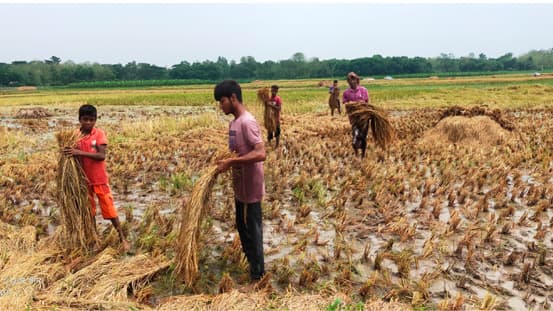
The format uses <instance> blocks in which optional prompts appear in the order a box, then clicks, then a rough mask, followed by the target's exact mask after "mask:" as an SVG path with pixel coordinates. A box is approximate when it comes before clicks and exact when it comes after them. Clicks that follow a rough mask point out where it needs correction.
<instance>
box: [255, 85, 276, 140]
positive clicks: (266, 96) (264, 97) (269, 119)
mask: <svg viewBox="0 0 553 311" xmlns="http://www.w3.org/2000/svg"><path fill="white" fill-rule="evenodd" d="M257 99H259V100H260V101H261V102H262V103H263V107H264V110H263V124H264V125H265V129H267V131H268V132H271V133H272V132H275V131H276V128H277V113H278V110H277V109H276V108H275V107H273V106H272V105H271V104H270V102H271V91H270V90H269V88H267V87H265V88H262V89H259V90H257Z"/></svg>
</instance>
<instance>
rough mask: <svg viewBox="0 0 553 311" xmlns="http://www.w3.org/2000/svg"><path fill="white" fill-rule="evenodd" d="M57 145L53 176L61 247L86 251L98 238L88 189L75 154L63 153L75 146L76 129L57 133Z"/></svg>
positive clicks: (77, 137)
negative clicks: (60, 230) (58, 151)
mask: <svg viewBox="0 0 553 311" xmlns="http://www.w3.org/2000/svg"><path fill="white" fill-rule="evenodd" d="M56 138H57V141H58V145H59V148H60V153H59V160H58V170H57V175H56V183H57V191H58V193H57V201H58V205H59V209H60V215H61V224H62V226H63V228H64V229H63V233H62V236H63V238H62V240H63V242H64V243H63V244H64V245H63V247H64V248H65V249H66V250H68V251H72V250H75V249H79V250H82V251H85V252H89V251H90V250H91V249H92V248H93V247H94V245H95V244H96V243H97V241H98V239H97V236H96V230H95V227H94V218H93V216H92V214H91V207H90V201H89V200H88V188H87V182H86V176H85V174H84V171H83V169H82V167H81V165H80V163H79V162H78V160H77V158H75V157H68V156H66V155H64V154H63V149H64V148H65V147H71V148H74V147H75V146H76V144H77V141H78V140H79V135H78V133H77V132H76V131H61V132H58V133H57V134H56Z"/></svg>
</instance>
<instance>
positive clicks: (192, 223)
mask: <svg viewBox="0 0 553 311" xmlns="http://www.w3.org/2000/svg"><path fill="white" fill-rule="evenodd" d="M231 156H232V154H231V153H230V152H225V153H223V154H222V155H221V156H217V157H216V158H217V159H224V158H229V157H231ZM218 175H219V171H218V169H217V166H212V167H210V168H208V169H207V170H206V171H205V172H204V173H203V174H202V176H201V177H200V178H199V179H198V181H197V182H196V184H195V185H194V188H193V189H192V193H191V195H190V198H189V199H188V201H185V202H184V204H183V209H182V218H181V225H180V229H179V236H178V238H177V245H176V250H177V256H176V266H175V271H174V273H175V275H176V277H177V278H178V279H181V280H183V281H184V282H185V284H186V285H187V286H192V284H193V283H194V282H195V280H196V279H197V277H198V250H199V240H200V226H201V222H202V220H203V219H204V218H205V216H206V215H207V214H208V212H209V206H210V200H211V190H212V188H213V186H214V185H215V182H216V180H217V176H218Z"/></svg>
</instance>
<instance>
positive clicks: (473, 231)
mask: <svg viewBox="0 0 553 311" xmlns="http://www.w3.org/2000/svg"><path fill="white" fill-rule="evenodd" d="M517 81H518V80H517ZM517 81H514V82H513V81H511V82H512V83H515V82H517ZM313 83H315V82H313ZM432 83H434V82H432ZM314 85H315V84H314ZM302 87H303V86H302ZM368 87H369V91H370V90H371V85H369V86H368ZM520 88H521V89H523V90H526V91H528V92H530V94H529V97H531V98H538V97H535V94H534V93H533V92H543V90H544V89H543V88H535V87H528V88H526V86H524V85H523V86H520ZM211 91H212V90H211V88H208V89H206V90H205V92H206V93H209V92H211ZM282 91H283V94H282V97H283V100H284V106H283V121H282V129H283V134H282V139H281V146H280V148H279V149H274V148H272V147H270V146H267V159H266V162H265V182H266V189H267V191H266V192H267V194H266V196H265V198H264V202H263V213H264V221H263V223H264V250H265V256H266V258H265V261H266V269H267V271H269V272H270V274H271V277H270V280H269V282H268V284H267V286H265V287H263V288H262V289H261V290H260V291H258V292H249V293H243V291H244V288H245V286H246V285H247V281H248V270H247V263H246V261H245V259H244V258H243V255H242V250H241V247H240V243H239V240H238V238H237V232H236V230H235V229H234V219H233V218H234V211H233V210H234V201H233V195H232V187H231V185H230V179H229V178H230V177H229V176H226V175H222V176H220V177H219V178H218V179H217V181H216V182H215V184H214V187H213V191H212V193H213V195H212V198H211V199H212V200H211V202H212V203H211V204H212V205H211V206H210V209H209V214H208V215H207V216H206V219H205V221H204V224H203V226H202V234H201V245H203V247H201V249H200V253H198V259H199V265H198V268H199V274H200V277H199V279H198V281H197V282H196V283H195V285H194V286H193V287H186V286H184V285H183V284H182V283H180V282H178V281H177V280H175V279H174V277H173V270H174V267H175V254H176V253H175V252H176V249H175V243H176V240H177V237H178V224H179V221H180V217H181V207H182V203H183V200H187V199H188V198H189V196H190V194H191V191H192V189H193V186H194V185H195V183H196V182H197V181H198V179H199V177H200V174H201V172H202V171H203V170H204V169H206V168H208V167H209V163H211V162H212V160H213V157H215V155H216V153H217V152H218V151H219V150H221V149H224V148H225V147H226V144H227V129H228V123H227V122H228V120H229V117H228V116H223V115H221V114H220V113H219V112H218V110H216V108H217V107H216V106H214V105H213V104H212V103H206V105H204V106H199V107H194V109H192V108H191V107H190V106H179V105H173V106H171V105H160V106H154V105H152V106H141V105H134V106H132V108H129V107H125V106H120V105H113V106H112V105H105V106H100V107H99V114H100V115H101V117H100V118H99V119H98V122H97V126H98V127H101V128H102V129H104V130H105V131H106V132H107V135H108V139H109V140H110V143H109V147H108V155H107V156H108V157H107V159H108V162H107V168H108V173H109V174H110V183H111V186H112V190H113V193H114V197H115V199H116V205H117V207H118V208H119V213H120V215H121V216H122V217H121V218H122V220H124V221H123V227H124V230H125V232H127V233H128V237H129V240H130V241H131V242H132V245H133V249H132V253H131V254H128V255H121V254H119V253H117V252H115V251H114V249H115V248H116V247H117V246H118V240H117V233H116V232H115V231H113V230H112V228H111V225H110V224H109V223H108V222H103V221H101V216H97V222H98V223H99V234H100V240H101V241H102V244H103V245H102V249H101V250H100V251H99V252H98V253H96V254H95V255H91V256H88V257H75V258H72V257H68V256H67V255H65V254H64V252H63V251H62V249H61V247H58V246H57V245H59V244H57V243H58V242H56V238H59V232H58V228H59V226H60V213H59V207H58V206H57V203H56V200H55V193H56V189H55V182H54V181H55V176H56V175H55V174H56V165H57V158H58V154H57V148H56V142H55V138H54V135H53V133H55V132H57V131H59V130H61V129H65V128H67V127H76V126H77V124H78V123H77V120H76V111H77V108H78V106H79V103H74V104H67V105H65V106H62V107H56V106H55V105H40V107H43V108H45V109H46V110H48V111H49V112H50V113H51V114H52V115H51V116H47V117H41V118H38V119H22V118H16V114H17V111H18V109H19V108H21V106H17V105H14V106H2V107H1V108H0V112H1V120H0V122H2V123H1V127H0V153H1V155H2V157H1V160H0V164H1V166H0V185H1V186H2V187H1V190H0V219H1V220H2V223H1V226H0V239H1V240H2V242H1V244H0V245H1V246H0V282H2V283H0V292H1V293H3V294H2V295H0V306H7V308H15V309H18V308H19V309H26V308H27V306H28V307H29V308H30V309H31V310H33V309H34V310H43V309H44V310H50V309H52V308H58V309H61V310H63V309H64V308H65V309H110V310H111V309H121V310H123V309H125V310H128V309H129V308H130V307H133V308H136V309H145V310H148V309H154V310H156V309H159V310H170V309H172V308H174V306H176V305H178V306H179V307H181V308H186V309H194V308H195V309H206V308H211V309H217V306H236V309H253V308H265V309H271V308H274V309H283V308H290V309H297V308H301V309H309V308H312V309H315V310H321V309H323V310H324V309H326V308H328V307H329V306H331V305H333V304H343V305H345V306H349V307H350V308H356V307H360V306H364V307H365V308H366V309H368V310H369V309H370V308H371V307H369V304H371V303H373V304H377V305H378V306H379V307H378V309H384V310H385V308H386V307H385V306H382V305H381V304H382V301H384V302H388V303H390V302H393V303H394V304H395V305H394V304H392V305H391V307H390V310H392V309H393V310H396V309H398V308H401V307H403V308H406V309H411V308H420V307H424V308H425V309H442V310H452V309H463V308H465V309H474V308H481V309H488V310H491V309H505V310H511V309H512V310H519V309H527V308H533V309H549V308H550V304H551V299H552V298H553V297H551V292H553V278H552V275H553V257H552V255H551V254H552V250H553V243H552V242H551V238H552V237H553V236H552V234H551V227H552V226H553V211H552V209H551V207H552V206H553V178H552V177H551V176H552V171H553V162H552V160H551V159H552V157H551V152H552V150H553V138H551V137H552V136H551V134H550V133H551V132H553V122H552V121H551V120H553V108H549V107H548V105H549V104H548V101H550V99H548V98H547V97H545V98H544V99H543V100H542V101H541V102H540V101H538V100H536V102H534V103H533V105H534V106H532V107H526V106H523V107H516V105H515V103H509V105H505V106H501V105H497V106H492V107H485V108H483V109H486V110H488V111H492V110H493V109H498V110H499V112H500V113H501V117H502V118H503V119H505V120H507V121H510V122H512V124H513V125H514V126H515V128H516V134H515V133H514V131H508V130H506V129H505V128H503V127H501V125H500V124H499V122H497V121H496V120H494V119H492V118H490V117H488V116H483V115H480V116H473V117H468V116H462V115H455V116H449V117H447V118H442V116H443V113H444V111H446V110H447V109H448V107H449V106H448V105H444V106H442V107H425V108H416V109H415V108H412V107H409V108H405V109H395V108H394V109H392V108H389V109H388V112H390V122H391V124H392V126H393V127H394V128H395V130H396V136H397V140H396V141H395V143H394V144H392V145H391V146H389V147H388V148H387V150H386V151H383V150H382V149H380V148H378V147H377V146H375V144H374V142H373V141H371V138H369V148H368V149H367V157H366V158H365V159H363V160H361V159H359V158H355V157H354V156H353V152H352V149H351V137H350V136H351V131H350V127H349V122H348V120H347V117H346V116H345V115H340V116H336V115H335V116H334V117H331V116H330V115H329V111H327V103H326V100H322V101H320V102H318V101H317V100H314V101H312V102H305V103H304V102H302V101H297V102H296V101H294V100H293V99H292V98H291V96H290V98H289V100H288V101H287V99H286V92H285V91H286V89H284V88H283V89H282ZM322 91H325V92H326V90H322ZM250 92H251V94H249V95H248V96H249V97H250V98H255V89H254V88H251V91H250ZM494 92H496V91H494ZM325 94H326V93H325ZM449 95H451V96H452V97H457V96H458V95H459V94H457V93H451V94H449ZM419 96H421V95H420V94H419V95H416V97H417V98H420V97H419ZM325 99H326V98H325ZM417 100H418V99H417ZM478 100H480V101H482V102H490V98H489V97H486V96H483V97H482V98H468V99H467V102H465V103H463V102H461V103H456V104H458V105H460V106H461V107H464V108H466V109H470V108H473V107H475V106H478V107H480V106H479V105H471V104H470V103H471V102H472V103H476V102H478ZM432 101H437V99H432ZM393 102H394V103H393V105H397V103H396V100H395V99H394V100H393ZM246 104H247V105H248V109H250V110H252V111H253V112H254V114H255V115H256V117H257V119H258V120H262V119H263V110H262V106H261V105H260V104H258V103H256V102H255V101H251V102H249V103H248V102H247V103H246ZM374 104H375V105H376V106H379V107H383V108H386V102H378V101H376V102H374ZM286 105H290V106H293V105H296V106H297V107H295V108H294V109H296V110H292V109H291V108H290V110H292V111H293V112H291V111H290V110H289V111H288V113H287V110H286ZM302 107H308V108H306V111H305V112H303V111H301V109H303V108H302ZM27 108H28V107H27ZM53 120H60V121H56V122H53ZM61 120H64V121H63V122H61ZM26 121H36V122H38V123H41V124H46V125H45V126H44V125H41V126H40V127H38V125H36V126H37V128H34V129H33V127H34V126H35V125H32V124H29V123H25V122H26ZM445 125H448V126H449V127H448V126H445ZM451 131H453V133H454V134H451V133H452V132H451ZM452 135H453V136H452ZM452 137H453V138H454V139H451V138H452ZM460 138H466V139H468V138H471V140H470V141H465V140H463V139H460ZM21 258H25V259H26V260H25V262H26V263H27V264H33V265H34V266H33V265H31V266H22V264H21ZM30 267H33V268H30ZM97 267H103V268H102V269H104V268H105V269H106V271H104V270H99V268H97ZM108 271H109V272H108ZM229 277H230V279H231V281H232V282H222V280H228V278H229ZM67 284H72V286H73V287H68V285H67ZM84 284H89V285H90V286H88V287H85V286H84ZM223 285H224V286H223ZM221 289H224V290H221ZM220 292H224V294H219V293H220ZM375 299H376V300H378V301H376V302H375V301H374V300H375ZM399 304H401V306H400V305H399Z"/></svg>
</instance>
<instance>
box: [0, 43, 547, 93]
mask: <svg viewBox="0 0 553 311" xmlns="http://www.w3.org/2000/svg"><path fill="white" fill-rule="evenodd" d="M552 69H553V48H552V49H550V50H533V51H530V52H528V53H526V54H523V55H521V56H518V57H515V56H513V54H512V53H507V54H505V55H503V56H500V57H498V58H491V57H487V56H486V55H485V54H479V55H478V56H476V55H474V54H470V55H468V56H463V57H459V58H456V57H455V56H454V55H453V54H445V53H442V54H441V55H440V56H438V57H434V58H423V57H412V58H410V57H405V56H392V57H383V56H381V55H373V56H372V57H362V58H356V59H350V60H347V59H327V60H320V59H319V58H316V57H315V58H311V59H307V58H306V57H305V55H304V54H303V53H301V52H298V53H295V54H294V55H293V56H292V57H291V58H289V59H286V60H280V61H271V60H269V61H264V62H258V61H256V60H255V58H254V57H252V56H244V57H241V58H240V61H239V62H236V61H234V60H231V61H228V60H227V59H226V58H224V57H219V58H218V59H217V60H216V61H210V60H205V61H202V62H193V63H190V62H187V61H182V62H180V63H178V64H175V65H173V66H171V67H169V68H166V67H160V66H156V65H153V64H147V63H137V62H135V61H133V62H129V63H127V64H126V65H122V64H98V63H82V64H76V63H74V62H72V61H66V62H62V60H61V59H60V58H59V57H56V56H52V57H50V58H49V59H46V60H44V61H14V62H12V63H10V64H7V63H0V86H3V87H6V86H8V87H9V86H22V85H31V86H63V85H75V84H77V85H78V84H79V83H83V82H95V81H145V80H146V81H149V80H172V81H173V82H172V83H173V84H175V83H176V84H178V82H175V81H179V80H183V81H189V82H190V83H198V81H200V82H201V81H218V80H222V79H236V80H242V81H244V80H256V79H271V80H272V79H311V78H331V77H344V76H345V75H346V74H347V73H348V72H350V71H355V72H357V73H358V74H359V75H361V76H363V77H371V76H374V77H378V76H384V75H391V76H393V75H416V74H421V75H422V74H428V75H440V74H445V73H447V74H455V73H459V74H462V73H470V72H482V73H485V72H497V71H529V70H538V71H542V70H552ZM183 83H184V82H183Z"/></svg>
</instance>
